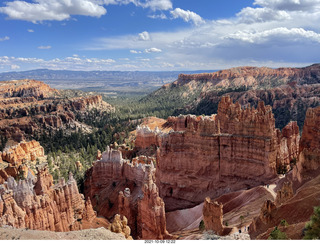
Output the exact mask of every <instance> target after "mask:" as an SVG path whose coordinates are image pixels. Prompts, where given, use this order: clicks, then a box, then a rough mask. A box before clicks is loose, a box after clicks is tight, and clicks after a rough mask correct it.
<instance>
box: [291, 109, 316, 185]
mask: <svg viewBox="0 0 320 244" xmlns="http://www.w3.org/2000/svg"><path fill="white" fill-rule="evenodd" d="M319 123H320V107H317V108H309V109H308V111H307V113H306V119H305V122H304V126H303V131H302V136H301V141H300V149H299V150H300V154H299V160H298V163H297V168H296V169H295V170H294V176H295V178H296V179H298V181H300V182H303V181H306V180H308V179H310V177H312V176H313V175H314V174H317V173H318V172H319V168H320V163H319V162H320V131H319Z"/></svg>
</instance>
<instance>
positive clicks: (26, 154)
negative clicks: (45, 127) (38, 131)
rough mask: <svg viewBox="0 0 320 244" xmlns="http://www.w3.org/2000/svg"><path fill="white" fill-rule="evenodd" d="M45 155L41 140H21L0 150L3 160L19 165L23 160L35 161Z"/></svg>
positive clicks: (0, 156)
mask: <svg viewBox="0 0 320 244" xmlns="http://www.w3.org/2000/svg"><path fill="white" fill-rule="evenodd" d="M41 157H44V149H43V147H42V146H41V145H40V143H39V142H37V141H35V140H32V141H29V142H25V141H23V142H20V143H18V144H17V145H15V146H13V147H9V148H7V149H5V150H4V151H3V152H0V158H1V159H2V161H6V162H8V163H10V164H11V165H12V166H17V167H18V166H19V165H21V163H22V162H23V161H25V162H27V161H35V160H36V159H37V158H41Z"/></svg>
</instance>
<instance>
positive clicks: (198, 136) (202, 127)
mask: <svg viewBox="0 0 320 244" xmlns="http://www.w3.org/2000/svg"><path fill="white" fill-rule="evenodd" d="M167 123H168V124H169V125H170V126H171V127H172V128H173V130H174V131H173V132H170V133H168V134H164V135H162V136H161V144H160V147H159V149H158V153H157V171H156V178H157V185H158V187H159V190H160V196H161V197H162V198H163V200H164V202H165V203H166V210H167V211H172V210H176V209H183V208H189V207H193V206H195V205H197V204H199V203H201V202H203V200H204V199H205V197H206V196H210V197H211V198H216V197H218V196H220V195H222V194H225V193H228V192H233V191H237V190H240V189H247V188H249V187H254V186H257V185H264V184H267V183H268V182H269V181H270V180H271V179H273V178H275V177H276V176H277V168H278V167H279V166H280V165H287V164H289V163H290V158H292V157H293V155H295V153H296V151H297V150H298V149H297V147H298V144H297V141H298V140H299V130H298V128H297V126H296V124H295V123H292V124H291V125H289V126H288V128H287V129H286V130H284V132H283V134H282V133H281V132H280V131H279V130H277V129H276V128H275V125H274V117H273V114H272V111H271V107H270V106H265V105H264V103H263V102H260V103H259V105H258V107H257V109H254V108H251V107H247V108H244V109H243V108H241V106H240V104H239V103H235V104H234V103H233V102H232V101H231V99H230V97H223V98H222V99H221V102H220V103H219V108H218V114H217V115H212V116H210V117H208V116H199V117H196V116H192V115H188V116H179V117H169V118H168V122H167ZM288 131H290V133H289V132H288ZM290 155H291V156H290Z"/></svg>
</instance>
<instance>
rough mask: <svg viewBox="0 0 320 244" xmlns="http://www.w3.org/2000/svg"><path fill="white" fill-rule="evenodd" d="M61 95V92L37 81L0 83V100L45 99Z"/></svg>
mask: <svg viewBox="0 0 320 244" xmlns="http://www.w3.org/2000/svg"><path fill="white" fill-rule="evenodd" d="M57 95H59V91H58V90H56V89H52V88H51V87H50V86H48V85H46V84H44V83H43V82H41V81H36V80H28V79H26V80H19V81H5V82H1V83H0V98H10V97H34V98H45V97H54V96H57Z"/></svg>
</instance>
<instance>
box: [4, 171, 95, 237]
mask: <svg viewBox="0 0 320 244" xmlns="http://www.w3.org/2000/svg"><path fill="white" fill-rule="evenodd" d="M0 196H1V197H0V226H2V225H11V226H13V227H16V228H29V229H34V230H50V231H70V230H79V229H81V228H82V224H83V223H90V222H92V221H93V219H95V217H96V215H95V213H94V212H93V209H92V205H91V202H90V200H89V201H87V202H85V201H84V198H83V195H81V194H79V192H78V187H77V182H76V181H75V180H74V179H73V177H72V175H69V180H68V181H67V182H65V180H64V179H61V180H60V182H59V183H58V184H57V185H53V182H52V176H51V175H50V174H49V173H48V170H47V168H44V169H42V170H39V173H38V175H37V178H35V177H34V176H33V175H32V174H30V173H29V174H28V177H27V179H26V180H20V181H19V182H18V183H17V182H16V181H15V180H14V179H13V178H12V177H9V178H8V179H7V183H6V184H3V185H0Z"/></svg>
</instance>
